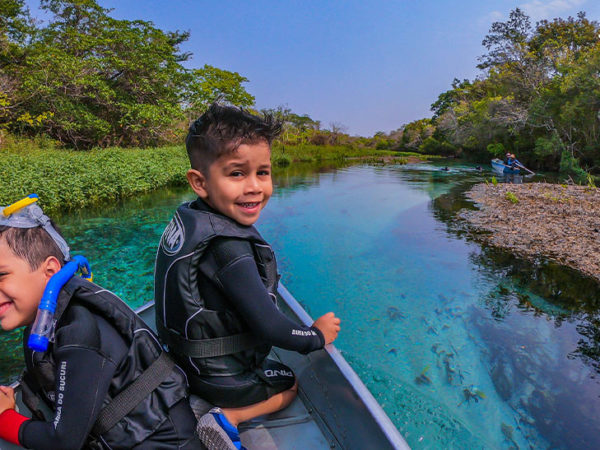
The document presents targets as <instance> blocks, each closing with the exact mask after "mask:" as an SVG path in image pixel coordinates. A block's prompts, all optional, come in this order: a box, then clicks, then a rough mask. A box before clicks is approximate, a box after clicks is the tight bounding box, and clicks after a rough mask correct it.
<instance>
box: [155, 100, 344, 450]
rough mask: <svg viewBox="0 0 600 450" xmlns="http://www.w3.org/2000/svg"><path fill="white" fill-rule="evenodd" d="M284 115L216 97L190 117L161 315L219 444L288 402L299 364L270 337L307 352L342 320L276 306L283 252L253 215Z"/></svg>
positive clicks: (206, 430) (162, 276) (206, 434)
mask: <svg viewBox="0 0 600 450" xmlns="http://www.w3.org/2000/svg"><path fill="white" fill-rule="evenodd" d="M280 131H281V124H280V123H279V122H277V121H275V120H274V119H273V117H272V116H265V117H259V116H256V115H254V114H250V113H248V112H246V111H243V110H241V109H238V108H235V107H231V106H222V105H218V104H213V105H212V106H211V107H210V108H209V110H208V111H207V112H206V113H204V114H203V115H202V116H201V117H200V118H199V119H198V120H196V121H195V122H194V123H193V124H192V126H191V127H190V130H189V133H188V136H187V139H186V148H187V152H188V156H189V159H190V163H191V169H190V170H188V172H187V179H188V182H189V184H190V186H191V188H192V189H193V191H194V192H195V193H196V194H197V195H198V198H197V199H196V200H195V201H193V202H189V203H185V204H183V205H181V206H180V207H179V208H178V209H177V212H176V213H175V216H174V217H173V220H172V221H171V222H170V223H169V225H168V226H167V228H166V229H165V231H164V233H163V236H162V238H161V242H160V245H159V249H158V252H157V259H156V271H155V300H156V325H157V329H158V332H159V336H160V338H161V340H162V341H163V342H164V343H165V344H166V345H168V347H169V349H170V352H171V353H172V354H174V355H175V358H176V361H177V362H178V364H180V365H181V366H182V367H183V368H184V370H185V371H186V374H187V376H188V381H189V383H190V388H191V391H192V393H194V394H197V395H199V396H200V397H202V398H204V399H205V400H207V401H209V402H211V403H212V404H214V405H216V406H217V408H213V409H212V410H210V411H209V412H208V413H207V414H205V415H203V416H202V417H200V419H199V423H198V433H199V435H200V439H201V440H202V441H203V443H204V444H205V445H207V446H208V447H209V448H211V449H224V448H230V449H239V448H242V446H241V442H240V438H239V434H238V431H237V426H238V424H239V423H240V422H244V421H247V420H250V419H252V418H254V417H257V416H259V415H263V414H268V413H272V412H275V411H278V410H280V409H282V408H285V407H286V406H287V405H289V404H290V402H291V401H292V400H293V399H294V397H295V396H296V390H297V384H296V379H295V376H294V374H293V373H292V371H291V370H290V369H289V368H288V367H287V366H285V365H283V364H281V363H279V362H276V361H273V360H270V359H268V358H267V355H268V354H269V352H270V350H271V346H273V345H276V346H278V347H281V348H285V349H287V350H295V351H298V352H301V353H308V352H311V351H313V350H317V349H320V348H322V347H323V346H324V345H325V344H328V343H330V342H333V341H334V340H335V339H336V337H337V335H338V332H339V330H340V320H339V319H338V318H336V317H335V315H334V314H333V313H327V314H325V315H324V316H322V317H320V318H319V319H317V320H316V321H315V323H314V324H313V326H311V327H306V326H302V325H298V324H297V323H295V322H293V321H291V320H290V319H288V318H287V317H286V316H285V315H283V314H282V313H281V312H280V311H279V309H278V308H277V303H276V295H277V284H278V281H279V275H278V273H277V265H276V262H275V255H274V254H273V251H272V250H271V247H270V246H269V245H268V244H267V243H266V242H265V240H264V239H263V238H262V237H261V235H260V234H259V233H258V231H257V230H256V229H255V228H254V226H253V225H254V223H255V222H256V221H257V220H258V218H259V216H260V213H261V211H262V209H263V208H264V207H265V205H266V204H267V202H268V201H269V198H270V197H271V194H272V193H273V184H272V180H271V161H270V158H271V147H270V146H271V142H272V141H273V139H274V138H275V137H276V136H277V135H278V134H279V133H280Z"/></svg>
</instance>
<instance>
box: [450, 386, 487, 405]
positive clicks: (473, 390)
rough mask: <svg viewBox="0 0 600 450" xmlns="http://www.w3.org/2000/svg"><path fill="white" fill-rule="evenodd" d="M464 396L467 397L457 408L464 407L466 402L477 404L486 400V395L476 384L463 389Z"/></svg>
mask: <svg viewBox="0 0 600 450" xmlns="http://www.w3.org/2000/svg"><path fill="white" fill-rule="evenodd" d="M463 396H464V397H465V398H464V399H463V401H462V402H460V403H459V404H458V405H457V406H460V405H462V404H463V403H464V402H467V403H470V402H471V400H475V403H477V402H479V400H480V399H481V400H483V399H484V398H485V393H484V392H483V391H482V390H481V389H479V388H478V387H477V386H475V385H474V384H471V385H470V386H466V387H464V388H463Z"/></svg>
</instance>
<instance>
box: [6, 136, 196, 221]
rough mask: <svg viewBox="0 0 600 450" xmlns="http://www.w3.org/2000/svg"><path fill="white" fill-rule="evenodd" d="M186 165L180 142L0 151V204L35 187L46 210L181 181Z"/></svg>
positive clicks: (31, 190) (99, 200) (138, 191)
mask: <svg viewBox="0 0 600 450" xmlns="http://www.w3.org/2000/svg"><path fill="white" fill-rule="evenodd" d="M188 167H189V162H188V159H187V155H186V153H185V151H184V150H182V148H181V147H176V146H173V147H159V148H145V149H123V148H108V149H99V150H91V151H87V152H81V151H73V150H54V149H36V150H30V151H27V152H23V151H21V152H19V153H17V152H13V151H7V150H4V151H0V179H1V180H2V189H1V190H0V205H6V204H8V203H11V202H14V201H15V200H18V199H20V198H22V197H25V196H26V195H28V194H30V193H32V192H35V193H36V194H38V195H39V196H40V204H41V205H42V206H43V207H44V208H45V209H47V210H48V211H49V212H55V211H58V210H70V209H79V208H82V207H84V206H88V205H93V204H98V203H101V202H104V201H111V200H116V199H119V198H124V197H129V196H132V195H135V194H140V193H144V192H149V191H151V190H153V189H156V188H158V187H161V186H166V185H176V184H184V183H186V179H185V172H186V170H187V168H188Z"/></svg>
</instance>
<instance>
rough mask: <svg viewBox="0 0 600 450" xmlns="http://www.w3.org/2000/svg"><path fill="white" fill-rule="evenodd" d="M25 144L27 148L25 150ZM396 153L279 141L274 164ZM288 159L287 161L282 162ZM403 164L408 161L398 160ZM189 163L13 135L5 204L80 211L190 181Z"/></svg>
mask: <svg viewBox="0 0 600 450" xmlns="http://www.w3.org/2000/svg"><path fill="white" fill-rule="evenodd" d="M24 148H26V149H27V151H23V149H24ZM390 155H394V156H395V155H396V153H394V152H389V151H378V150H372V151H367V150H364V149H357V148H355V147H352V146H316V145H305V146H301V145H298V146H292V147H285V148H284V147H283V146H279V145H276V146H274V148H273V164H274V165H275V166H287V165H289V164H293V163H296V162H312V163H321V162H325V161H333V162H342V161H344V160H347V159H350V158H356V157H360V158H369V161H371V162H372V161H376V160H377V161H378V160H380V159H381V158H382V157H388V158H389V157H390ZM282 161H285V163H282ZM394 161H395V162H396V163H402V161H403V160H398V159H395V160H394ZM188 168H189V161H188V158H187V154H186V152H185V149H184V148H183V146H181V145H179V146H169V147H156V148H143V149H140V148H119V147H111V148H106V149H100V148H96V149H93V150H89V151H86V152H81V151H76V150H67V149H61V148H56V147H55V146H54V142H53V141H51V140H48V139H45V140H44V139H38V140H23V139H15V138H14V137H11V138H10V139H9V140H8V142H7V143H6V145H5V147H4V148H3V149H1V150H0V179H2V180H8V182H7V183H4V184H3V188H2V190H1V191H0V205H6V204H9V203H12V202H14V201H16V200H18V199H20V198H22V197H25V196H26V195H28V194H30V193H32V192H35V193H37V194H38V195H39V196H40V203H41V204H42V206H43V207H44V208H46V209H47V210H48V211H49V212H57V211H63V210H70V209H79V208H82V207H85V206H89V205H96V204H100V203H102V202H106V201H114V200H117V199H121V198H125V197H131V196H133V195H136V194H140V193H145V192H149V191H151V190H154V189H157V188H159V187H162V186H169V185H185V184H186V183H187V181H186V178H185V173H186V171H187V170H188Z"/></svg>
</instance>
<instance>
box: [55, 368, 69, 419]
mask: <svg viewBox="0 0 600 450" xmlns="http://www.w3.org/2000/svg"><path fill="white" fill-rule="evenodd" d="M66 385H67V362H66V361H62V362H61V363H60V371H59V373H58V396H57V397H56V415H55V416H54V429H56V427H58V423H59V422H60V417H61V415H62V404H63V398H64V395H65V394H64V393H63V392H64V390H65V387H66Z"/></svg>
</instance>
